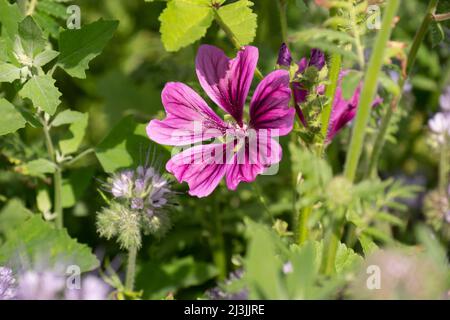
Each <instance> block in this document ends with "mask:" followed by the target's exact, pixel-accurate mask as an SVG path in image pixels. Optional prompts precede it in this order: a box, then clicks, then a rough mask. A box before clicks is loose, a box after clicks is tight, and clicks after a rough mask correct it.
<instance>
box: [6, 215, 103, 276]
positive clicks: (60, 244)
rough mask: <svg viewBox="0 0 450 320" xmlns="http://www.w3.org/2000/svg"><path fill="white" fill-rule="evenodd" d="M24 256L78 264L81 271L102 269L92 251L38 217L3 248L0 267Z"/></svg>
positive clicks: (26, 222) (27, 223)
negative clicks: (19, 256)
mask: <svg viewBox="0 0 450 320" xmlns="http://www.w3.org/2000/svg"><path fill="white" fill-rule="evenodd" d="M20 254H24V255H25V256H27V257H29V258H31V259H32V261H33V259H42V258H45V259H48V260H47V262H48V263H57V262H58V261H64V262H65V263H67V264H76V265H78V266H79V267H80V269H81V270H82V271H83V272H84V271H89V270H92V269H95V268H97V267H98V265H99V262H98V260H97V258H96V257H95V256H94V255H93V254H92V252H91V249H90V248H89V247H88V246H86V245H82V244H79V243H78V242H76V241H75V240H74V239H71V238H70V237H69V235H68V234H67V231H65V230H56V229H54V228H53V227H52V226H51V225H50V224H48V223H47V222H45V221H43V220H42V219H41V218H40V217H38V216H33V217H31V218H29V219H27V220H26V221H24V222H23V223H21V225H20V226H19V227H18V228H17V229H16V230H15V231H14V233H10V234H9V236H8V239H7V240H6V241H5V243H4V244H3V245H2V246H1V247H0V263H1V264H3V265H5V264H7V263H8V261H11V262H13V261H14V259H15V258H17V256H18V255H20Z"/></svg>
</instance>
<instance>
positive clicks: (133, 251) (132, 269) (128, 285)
mask: <svg viewBox="0 0 450 320" xmlns="http://www.w3.org/2000/svg"><path fill="white" fill-rule="evenodd" d="M136 256H137V248H136V247H131V248H130V249H129V250H128V263H127V274H126V279H125V289H126V290H127V291H130V292H132V291H133V290H134V278H135V274H136Z"/></svg>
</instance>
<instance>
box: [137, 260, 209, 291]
mask: <svg viewBox="0 0 450 320" xmlns="http://www.w3.org/2000/svg"><path fill="white" fill-rule="evenodd" d="M215 276H217V270H216V268H215V267H214V266H213V265H211V264H209V263H207V262H203V261H199V260H197V259H194V257H192V256H187V257H183V258H178V259H174V260H173V261H171V262H166V263H154V262H149V263H145V264H143V265H142V267H141V269H140V271H139V272H138V274H137V279H136V282H137V284H138V286H139V287H140V288H143V290H144V298H145V299H163V298H165V297H166V296H167V295H168V294H174V293H176V292H177V291H178V290H181V289H185V288H189V287H193V286H198V285H202V284H204V283H205V282H206V281H208V280H210V279H212V278H214V277H215Z"/></svg>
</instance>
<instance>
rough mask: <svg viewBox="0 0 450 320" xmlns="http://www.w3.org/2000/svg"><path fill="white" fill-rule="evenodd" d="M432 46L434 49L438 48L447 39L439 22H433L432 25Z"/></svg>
mask: <svg viewBox="0 0 450 320" xmlns="http://www.w3.org/2000/svg"><path fill="white" fill-rule="evenodd" d="M430 37H431V45H432V47H433V48H435V47H437V46H438V45H439V44H440V43H441V42H442V41H444V39H445V33H444V30H443V29H442V25H441V24H440V23H439V22H437V21H432V22H431V24H430Z"/></svg>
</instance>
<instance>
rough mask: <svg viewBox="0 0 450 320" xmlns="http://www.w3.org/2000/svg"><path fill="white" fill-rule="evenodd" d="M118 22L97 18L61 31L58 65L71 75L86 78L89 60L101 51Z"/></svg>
mask: <svg viewBox="0 0 450 320" xmlns="http://www.w3.org/2000/svg"><path fill="white" fill-rule="evenodd" d="M118 24H119V23H118V22H117V21H105V20H98V21H96V22H93V23H91V24H88V25H86V26H83V27H82V28H81V29H79V30H76V29H74V30H65V31H63V32H61V34H60V37H59V51H60V52H61V54H60V55H59V57H58V65H59V66H60V67H61V68H63V69H64V70H65V71H66V72H67V73H68V74H70V75H71V76H72V77H76V78H82V79H84V78H86V73H85V71H86V70H87V69H89V62H90V61H91V60H92V59H94V58H95V57H96V56H98V55H99V54H100V53H101V52H102V50H103V48H104V47H105V45H106V43H108V41H109V40H110V39H111V38H112V36H113V34H114V32H115V31H116V29H117V26H118Z"/></svg>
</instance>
